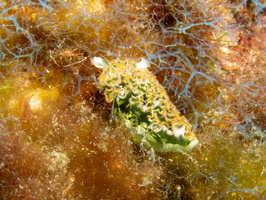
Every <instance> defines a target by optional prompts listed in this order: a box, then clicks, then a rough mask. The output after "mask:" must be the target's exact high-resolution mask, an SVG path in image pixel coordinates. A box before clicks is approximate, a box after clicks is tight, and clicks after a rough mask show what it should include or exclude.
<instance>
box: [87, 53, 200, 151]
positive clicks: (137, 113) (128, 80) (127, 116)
mask: <svg viewBox="0 0 266 200" xmlns="http://www.w3.org/2000/svg"><path fill="white" fill-rule="evenodd" d="M91 63H92V64H93V65H95V66H96V67H97V68H99V69H101V70H102V73H101V75H100V76H99V77H98V81H99V82H98V87H99V89H100V90H103V91H104V95H105V100H106V101H107V102H109V103H112V104H113V105H112V113H113V114H115V115H117V116H118V117H119V118H121V119H122V120H124V122H125V124H126V126H127V127H128V128H129V132H130V135H131V138H132V140H133V141H134V142H136V143H137V144H139V145H140V146H144V147H146V148H153V149H154V150H155V151H158V152H179V151H183V150H191V149H193V148H194V147H195V146H196V144H197V143H198V140H197V138H196V136H195V135H194V133H193V132H192V130H191V124H190V123H189V122H188V120H187V119H186V118H185V117H184V116H180V113H179V111H178V110H177V109H176V107H175V106H174V104H172V103H171V101H170V99H169V96H168V95H167V93H166V91H165V89H164V88H163V86H162V85H161V84H160V83H159V82H158V80H157V79H156V77H155V76H154V75H153V74H152V73H151V72H150V71H149V70H148V69H147V68H148V67H149V66H150V63H149V62H148V61H147V60H145V59H142V61H141V62H139V63H133V62H129V61H113V62H110V63H109V62H107V61H106V60H104V59H102V58H100V57H94V58H92V59H91Z"/></svg>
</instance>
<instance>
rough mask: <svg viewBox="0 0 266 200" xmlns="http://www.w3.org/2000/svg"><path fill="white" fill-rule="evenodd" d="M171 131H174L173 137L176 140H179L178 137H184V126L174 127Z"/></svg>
mask: <svg viewBox="0 0 266 200" xmlns="http://www.w3.org/2000/svg"><path fill="white" fill-rule="evenodd" d="M173 131H174V136H175V137H176V138H179V137H180V136H183V135H184V133H185V131H186V126H184V125H182V126H181V127H180V125H174V127H173Z"/></svg>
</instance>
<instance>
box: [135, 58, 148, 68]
mask: <svg viewBox="0 0 266 200" xmlns="http://www.w3.org/2000/svg"><path fill="white" fill-rule="evenodd" d="M136 67H137V68H138V69H147V68H148V67H150V62H149V61H148V60H146V59H144V58H142V59H141V61H140V62H139V63H136Z"/></svg>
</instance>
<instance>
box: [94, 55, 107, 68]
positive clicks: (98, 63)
mask: <svg viewBox="0 0 266 200" xmlns="http://www.w3.org/2000/svg"><path fill="white" fill-rule="evenodd" d="M91 64H93V65H95V67H97V68H99V69H105V68H107V67H108V66H109V63H108V62H107V61H106V60H104V59H102V58H100V57H93V58H92V59H91Z"/></svg>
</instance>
